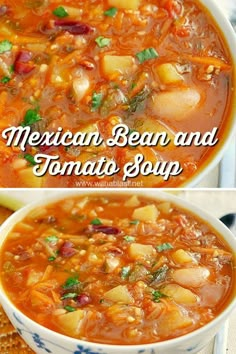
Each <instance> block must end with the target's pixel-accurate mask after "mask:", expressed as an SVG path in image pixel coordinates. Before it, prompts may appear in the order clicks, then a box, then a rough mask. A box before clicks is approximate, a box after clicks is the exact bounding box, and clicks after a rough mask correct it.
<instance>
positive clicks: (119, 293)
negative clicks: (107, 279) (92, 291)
mask: <svg viewBox="0 0 236 354" xmlns="http://www.w3.org/2000/svg"><path fill="white" fill-rule="evenodd" d="M104 297H105V298H106V299H107V300H110V301H114V302H121V303H124V304H132V303H133V302H134V299H133V298H132V296H131V294H130V293H129V290H128V289H127V287H126V286H125V285H118V286H116V287H115V288H113V289H111V290H109V291H107V292H106V293H105V294H104Z"/></svg>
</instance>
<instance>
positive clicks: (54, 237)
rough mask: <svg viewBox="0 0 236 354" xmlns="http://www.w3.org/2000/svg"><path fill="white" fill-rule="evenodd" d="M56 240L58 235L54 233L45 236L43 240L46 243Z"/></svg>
mask: <svg viewBox="0 0 236 354" xmlns="http://www.w3.org/2000/svg"><path fill="white" fill-rule="evenodd" d="M58 240H59V239H58V237H57V236H55V235H52V236H48V237H45V241H46V242H48V243H56V242H57V241H58Z"/></svg>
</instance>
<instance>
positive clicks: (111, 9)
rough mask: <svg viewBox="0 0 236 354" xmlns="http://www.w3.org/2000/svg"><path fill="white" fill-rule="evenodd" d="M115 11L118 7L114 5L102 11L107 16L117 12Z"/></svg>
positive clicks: (112, 15)
mask: <svg viewBox="0 0 236 354" xmlns="http://www.w3.org/2000/svg"><path fill="white" fill-rule="evenodd" d="M117 12H118V9H117V8H116V7H111V8H110V9H108V10H107V11H105V12H104V15H105V16H108V17H114V16H115V15H116V14H117Z"/></svg>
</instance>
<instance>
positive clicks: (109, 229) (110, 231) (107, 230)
mask: <svg viewBox="0 0 236 354" xmlns="http://www.w3.org/2000/svg"><path fill="white" fill-rule="evenodd" d="M86 231H87V233H90V232H91V233H95V232H103V233H104V234H106V235H118V234H120V233H121V230H120V229H118V228H117V227H113V226H106V225H89V227H88V229H87V230H86Z"/></svg>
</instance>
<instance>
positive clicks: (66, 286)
mask: <svg viewBox="0 0 236 354" xmlns="http://www.w3.org/2000/svg"><path fill="white" fill-rule="evenodd" d="M78 284H80V281H79V280H78V279H77V278H68V279H67V280H66V282H65V284H64V285H63V286H62V287H63V289H69V288H71V287H73V286H75V285H78Z"/></svg>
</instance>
